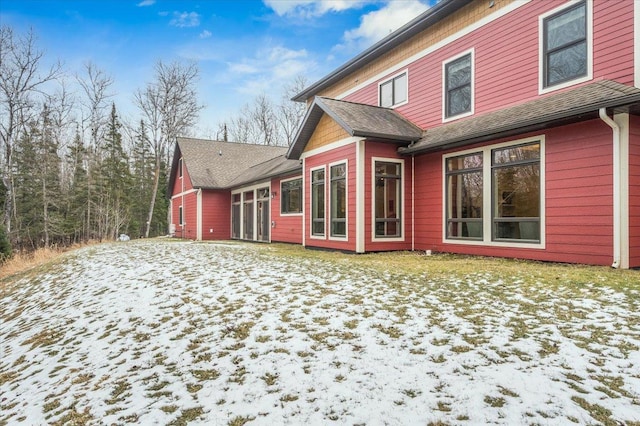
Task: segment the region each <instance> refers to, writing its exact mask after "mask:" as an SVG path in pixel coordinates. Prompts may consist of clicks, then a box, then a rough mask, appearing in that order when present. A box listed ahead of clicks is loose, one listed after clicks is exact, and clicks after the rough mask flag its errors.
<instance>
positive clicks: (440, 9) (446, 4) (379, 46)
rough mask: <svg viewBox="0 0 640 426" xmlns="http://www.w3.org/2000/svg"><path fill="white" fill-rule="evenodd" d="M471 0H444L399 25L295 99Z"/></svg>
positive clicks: (308, 95)
mask: <svg viewBox="0 0 640 426" xmlns="http://www.w3.org/2000/svg"><path fill="white" fill-rule="evenodd" d="M472 1H473V0H441V1H440V2H438V3H437V4H435V5H434V6H432V7H430V8H429V9H427V10H426V11H425V12H423V13H422V14H421V15H418V17H416V18H415V19H413V20H412V21H410V22H408V23H407V24H405V25H403V26H402V27H400V28H398V29H397V30H396V31H394V32H392V33H391V34H389V35H388V36H386V37H385V38H383V39H382V40H380V41H379V42H377V43H376V44H374V45H373V46H371V47H370V48H368V49H366V50H365V51H363V52H362V53H360V54H359V55H358V56H356V57H355V58H353V59H352V60H350V61H349V62H347V63H345V64H344V65H342V66H341V67H339V68H337V69H336V70H334V71H332V72H331V73H330V74H328V75H326V76H325V77H323V78H322V79H320V80H318V81H317V82H315V83H314V84H312V85H311V86H309V87H307V88H306V89H304V90H303V91H302V92H300V93H298V94H297V95H295V96H294V97H293V98H292V100H293V101H296V102H305V101H306V100H307V99H309V98H311V97H312V96H314V95H316V94H318V93H319V92H320V91H322V90H323V89H326V88H327V87H329V86H331V85H332V84H334V83H336V82H338V81H340V80H342V79H343V78H345V77H347V76H348V75H349V74H351V73H352V72H354V71H357V70H359V69H361V68H362V67H363V66H365V65H366V64H368V63H370V62H372V61H374V60H376V59H377V58H379V57H380V56H382V55H384V54H385V53H387V52H389V51H391V50H393V49H395V48H396V47H398V46H399V45H400V44H402V43H404V42H405V41H407V40H409V39H410V38H411V37H413V36H415V35H416V34H418V33H420V32H422V31H424V30H425V29H427V28H429V27H430V26H432V25H434V24H436V23H438V22H440V21H442V20H443V19H445V18H446V17H448V16H449V15H451V14H453V13H454V12H456V11H458V10H460V9H461V8H463V7H464V6H466V5H467V4H469V3H471V2H472Z"/></svg>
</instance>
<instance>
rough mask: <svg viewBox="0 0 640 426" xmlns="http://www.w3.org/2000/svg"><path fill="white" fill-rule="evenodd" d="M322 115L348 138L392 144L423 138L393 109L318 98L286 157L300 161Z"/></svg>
mask: <svg viewBox="0 0 640 426" xmlns="http://www.w3.org/2000/svg"><path fill="white" fill-rule="evenodd" d="M323 114H327V115H328V116H329V117H331V118H332V119H333V120H334V121H335V122H336V123H338V124H339V125H340V126H341V127H342V128H343V129H344V130H345V131H346V132H347V133H349V135H351V136H361V137H366V138H376V139H381V140H385V141H395V142H414V141H417V140H418V139H420V137H421V136H422V130H421V129H420V128H419V127H418V126H416V125H415V124H413V123H411V122H410V121H409V120H407V119H406V118H404V117H403V116H402V115H400V113H398V112H397V111H395V110H393V109H390V108H381V107H377V106H371V105H364V104H357V103H353V102H346V101H338V100H335V99H329V98H323V97H320V96H317V97H316V98H315V99H314V100H313V104H311V106H310V107H309V109H308V110H307V113H306V115H305V117H304V119H303V120H302V124H301V125H300V128H299V129H298V133H297V134H296V137H295V138H294V140H293V143H292V144H291V146H290V147H289V151H288V152H287V157H288V158H293V159H299V158H300V155H301V154H302V151H303V150H304V147H305V146H306V145H307V142H309V139H310V138H311V135H313V132H314V131H315V129H316V126H317V125H318V123H319V122H320V118H322V115H323Z"/></svg>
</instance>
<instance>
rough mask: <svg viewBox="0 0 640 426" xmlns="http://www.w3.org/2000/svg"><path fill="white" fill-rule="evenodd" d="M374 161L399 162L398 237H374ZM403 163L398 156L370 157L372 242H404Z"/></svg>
mask: <svg viewBox="0 0 640 426" xmlns="http://www.w3.org/2000/svg"><path fill="white" fill-rule="evenodd" d="M376 162H385V163H397V164H400V203H401V206H400V209H401V210H400V236H399V237H376V204H375V202H376V200H375V197H376V195H375V184H376ZM404 170H405V163H404V160H403V159H401V158H400V159H399V158H385V157H371V241H372V242H374V243H396V242H404V240H405V233H404V232H405V226H404V222H405V221H404V218H405V217H406V215H407V214H406V211H405V210H406V209H405V191H404V187H405V179H404Z"/></svg>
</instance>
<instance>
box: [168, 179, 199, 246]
mask: <svg viewBox="0 0 640 426" xmlns="http://www.w3.org/2000/svg"><path fill="white" fill-rule="evenodd" d="M196 204H197V192H195V191H194V192H190V193H188V194H185V195H184V196H178V197H176V198H174V199H173V212H172V215H173V216H172V220H173V223H174V224H175V225H176V233H175V236H176V237H178V238H187V239H189V240H195V239H196V236H197V234H196V225H197V223H196V217H197V216H196V215H197V211H196ZM180 206H182V221H183V225H181V224H180V223H179V222H180V213H179V207H180Z"/></svg>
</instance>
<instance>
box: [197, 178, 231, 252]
mask: <svg viewBox="0 0 640 426" xmlns="http://www.w3.org/2000/svg"><path fill="white" fill-rule="evenodd" d="M202 239H203V240H228V239H231V192H230V191H223V190H206V189H203V190H202Z"/></svg>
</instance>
